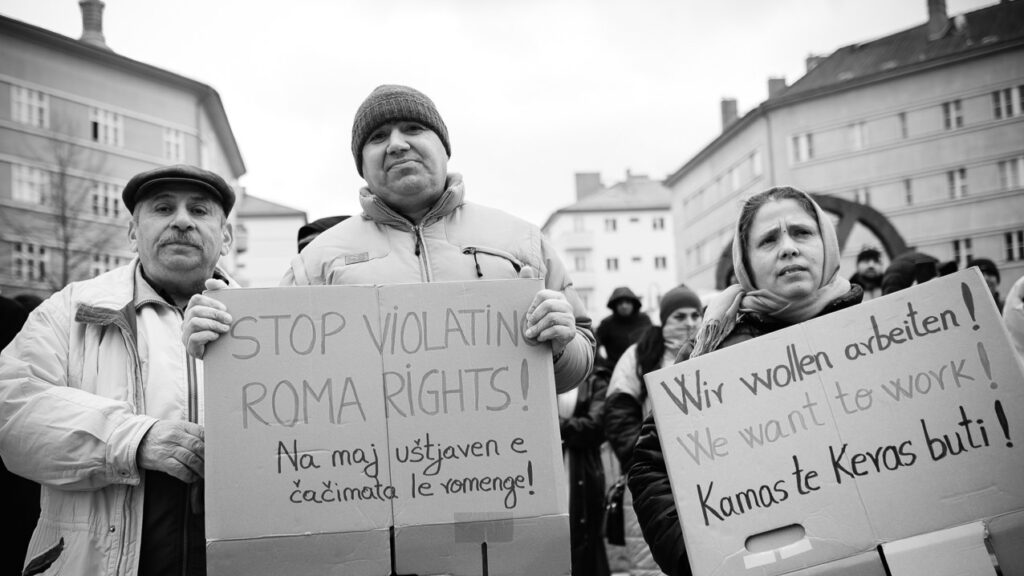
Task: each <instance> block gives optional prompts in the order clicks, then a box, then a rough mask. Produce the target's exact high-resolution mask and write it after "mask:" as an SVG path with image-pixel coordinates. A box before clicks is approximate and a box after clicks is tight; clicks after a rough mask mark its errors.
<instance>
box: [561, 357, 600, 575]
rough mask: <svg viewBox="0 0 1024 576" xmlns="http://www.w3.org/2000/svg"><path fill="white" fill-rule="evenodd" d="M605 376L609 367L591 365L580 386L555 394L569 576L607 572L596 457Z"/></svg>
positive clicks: (598, 465)
mask: <svg viewBox="0 0 1024 576" xmlns="http://www.w3.org/2000/svg"><path fill="white" fill-rule="evenodd" d="M610 377H611V371H609V370H608V369H607V368H605V367H603V366H596V367H595V368H594V370H593V371H592V372H591V374H590V376H588V377H587V378H586V379H585V380H584V381H583V382H582V383H581V384H580V385H579V386H577V387H576V388H575V389H573V390H570V391H568V392H564V393H562V394H560V395H559V397H558V414H559V418H558V420H559V427H560V429H561V433H562V455H563V456H564V458H565V461H566V468H567V469H568V477H569V538H570V542H571V545H572V574H573V576H608V575H609V574H610V572H611V571H610V569H609V567H608V555H607V553H606V552H605V547H604V535H603V533H602V527H603V524H604V522H603V520H604V487H605V479H604V466H603V465H602V462H601V444H602V443H603V442H604V432H603V426H602V423H601V412H602V410H603V408H604V400H605V393H606V392H607V390H608V379H609V378H610ZM563 414H564V416H563Z"/></svg>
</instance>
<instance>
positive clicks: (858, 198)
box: [853, 186, 871, 206]
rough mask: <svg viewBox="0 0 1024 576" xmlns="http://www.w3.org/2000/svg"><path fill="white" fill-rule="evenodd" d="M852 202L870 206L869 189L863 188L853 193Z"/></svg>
mask: <svg viewBox="0 0 1024 576" xmlns="http://www.w3.org/2000/svg"><path fill="white" fill-rule="evenodd" d="M853 201H854V202H856V203H858V204H863V205H865V206H869V205H870V204H871V189H870V188H868V187H867V186H865V187H864V188H857V189H855V190H854V191H853Z"/></svg>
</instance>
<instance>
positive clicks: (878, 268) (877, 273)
mask: <svg viewBox="0 0 1024 576" xmlns="http://www.w3.org/2000/svg"><path fill="white" fill-rule="evenodd" d="M857 273H858V274H860V275H861V277H863V278H870V279H872V280H874V279H877V278H881V277H882V263H881V262H879V261H878V260H875V259H874V258H870V259H867V260H861V261H860V262H857Z"/></svg>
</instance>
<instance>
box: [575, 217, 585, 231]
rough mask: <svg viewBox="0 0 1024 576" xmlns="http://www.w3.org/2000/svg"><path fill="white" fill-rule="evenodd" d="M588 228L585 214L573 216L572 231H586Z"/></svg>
mask: <svg viewBox="0 0 1024 576" xmlns="http://www.w3.org/2000/svg"><path fill="white" fill-rule="evenodd" d="M586 230H587V226H586V223H585V222H584V221H583V216H573V217H572V231H573V232H585V231H586Z"/></svg>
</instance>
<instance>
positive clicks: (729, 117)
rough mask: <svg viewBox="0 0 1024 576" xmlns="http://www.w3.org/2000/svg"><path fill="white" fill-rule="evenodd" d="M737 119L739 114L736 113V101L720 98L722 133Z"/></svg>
mask: <svg viewBox="0 0 1024 576" xmlns="http://www.w3.org/2000/svg"><path fill="white" fill-rule="evenodd" d="M737 119H739V114H738V113H737V112H736V99H735V98H722V132H725V130H726V129H727V128H728V127H729V126H731V125H732V123H733V122H735V121H736V120H737Z"/></svg>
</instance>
